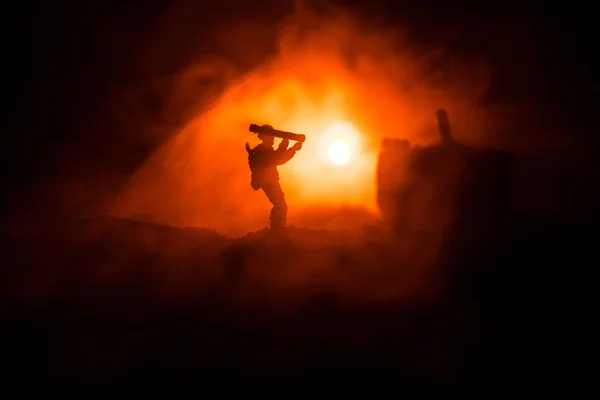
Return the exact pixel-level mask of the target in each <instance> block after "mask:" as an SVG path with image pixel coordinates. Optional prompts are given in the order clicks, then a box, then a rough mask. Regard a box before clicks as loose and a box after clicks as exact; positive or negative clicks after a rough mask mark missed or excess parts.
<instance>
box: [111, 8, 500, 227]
mask: <svg viewBox="0 0 600 400" xmlns="http://www.w3.org/2000/svg"><path fill="white" fill-rule="evenodd" d="M251 26H252V23H251V22H250V21H247V22H246V23H243V22H238V23H236V24H235V25H233V26H229V29H227V30H225V29H219V31H218V32H219V35H229V36H227V37H226V38H222V37H221V38H220V40H221V41H224V42H227V43H228V46H233V47H235V48H237V49H233V50H235V51H237V52H242V51H243V49H244V48H247V47H252V46H254V45H256V43H255V42H253V40H254V38H253V31H252V29H250V28H249V27H251ZM233 27H235V28H236V29H233ZM254 36H256V34H254ZM256 40H264V38H262V39H261V38H258V39H256ZM277 43H278V46H277V52H276V54H275V55H274V56H272V57H271V58H269V59H265V60H264V61H263V62H262V63H261V64H260V65H259V66H258V67H256V68H254V69H252V70H251V71H249V72H246V73H241V72H240V70H239V69H238V68H237V67H236V66H235V65H233V64H232V63H231V62H228V61H227V60H222V59H218V60H216V59H211V58H205V59H201V60H195V61H193V62H191V63H190V64H189V65H188V66H186V67H185V68H184V69H183V70H181V72H180V73H179V74H178V77H177V79H176V83H175V84H173V86H172V88H171V91H170V97H169V100H168V102H167V103H166V105H165V106H164V107H163V108H162V110H161V115H165V117H168V116H169V115H170V114H173V113H177V111H178V110H177V106H178V105H179V104H181V103H182V99H189V98H195V99H197V104H198V107H197V109H194V110H192V112H190V114H191V115H192V116H193V117H191V118H190V119H189V121H187V122H185V123H183V124H182V125H181V126H180V127H177V128H175V129H174V131H173V134H172V135H171V137H170V139H169V140H167V141H166V142H165V143H164V144H163V146H161V147H160V148H159V149H158V150H157V151H155V152H154V154H152V156H151V157H149V158H148V159H147V160H146V161H145V162H144V163H143V165H142V166H141V167H140V168H139V169H138V170H137V171H136V172H135V174H134V175H133V176H132V178H131V180H130V182H129V183H128V185H127V187H126V188H125V189H124V191H123V193H122V194H121V195H120V196H119V199H118V201H117V202H116V204H115V205H114V209H113V213H114V214H115V215H117V216H122V217H130V218H136V219H141V220H147V221H152V222H157V223H164V224H167V225H171V226H202V227H205V228H209V229H215V230H217V231H219V232H220V233H223V234H227V235H241V234H243V233H245V232H248V231H252V230H257V229H261V228H262V227H264V226H266V224H267V222H268V212H269V208H270V205H269V203H268V201H267V199H266V197H265V196H264V195H263V194H262V193H261V192H254V191H253V190H252V189H251V187H250V184H249V180H250V172H249V168H248V165H247V153H246V151H245V149H244V143H245V142H249V143H250V144H251V145H255V144H256V143H257V142H258V141H257V139H256V137H255V135H254V134H252V133H250V132H249V131H248V126H249V125H250V124H251V123H257V124H265V123H268V124H271V125H273V126H274V127H276V128H277V129H282V130H287V131H293V132H298V133H303V134H305V135H306V136H307V142H306V143H305V146H304V148H303V149H302V150H301V151H300V152H299V153H298V154H297V156H296V157H295V158H294V159H293V160H291V161H290V162H289V163H288V164H286V165H285V166H282V167H280V174H281V179H282V186H283V189H284V191H285V192H286V197H287V201H288V204H289V206H290V217H289V222H290V223H291V224H295V225H299V226H304V227H308V228H327V227H328V226H327V225H328V221H327V218H323V217H322V215H321V218H320V219H319V218H317V217H315V215H316V214H315V213H314V212H313V211H314V210H318V209H323V210H325V209H326V210H332V209H338V208H341V207H344V208H346V209H349V208H350V209H357V210H363V211H364V213H366V214H376V213H377V207H376V203H375V168H376V160H377V153H378V151H379V144H380V141H381V139H382V138H383V137H393V138H404V139H409V140H410V141H411V142H413V143H416V144H426V143H430V142H432V141H436V140H437V131H436V121H435V111H436V110H437V109H438V108H440V107H444V108H446V109H447V110H448V111H449V113H450V115H451V118H452V116H460V118H454V119H453V120H452V123H453V128H454V130H455V131H456V132H459V133H458V135H459V137H460V135H461V133H463V134H464V133H465V132H484V131H485V130H486V128H487V127H486V126H485V123H486V122H485V121H486V115H485V112H484V111H482V110H481V109H480V108H479V107H478V100H479V98H480V97H481V95H482V93H483V92H484V91H485V89H486V86H487V83H488V80H489V68H488V67H487V65H486V64H485V62H484V61H483V60H476V59H466V58H465V59H452V60H450V59H448V56H447V55H444V54H443V52H441V51H437V50H435V49H433V50H431V49H428V50H420V51H416V50H415V48H413V47H412V46H411V43H410V42H409V40H408V38H407V36H406V35H405V34H404V33H403V31H402V30H401V29H399V28H394V27H390V26H386V25H384V24H382V23H380V21H376V22H374V21H367V20H365V19H362V18H361V16H360V15H358V14H357V13H353V12H352V11H348V10H342V9H340V8H337V7H334V6H327V7H320V8H319V11H317V10H316V9H314V8H311V7H309V6H307V5H302V4H301V3H297V4H296V9H295V11H294V13H292V14H291V15H288V16H287V17H286V18H285V19H284V20H282V21H280V29H279V33H278V37H277ZM442 61H443V62H442ZM441 65H443V67H442V66H441ZM206 81H210V82H213V85H212V88H211V89H210V90H206V85H205V84H203V82H204V83H205V82H206ZM217 93H218V95H217ZM215 96H216V100H215V101H213V102H212V103H210V104H208V105H206V99H207V98H211V99H212V98H214V97H215ZM336 123H346V124H350V125H351V126H353V127H354V128H355V130H356V131H357V132H358V133H357V135H358V139H359V141H360V145H359V146H358V147H357V148H356V149H355V152H356V154H355V157H354V159H353V160H352V162H351V163H349V164H348V165H347V166H345V167H343V168H334V167H332V166H331V165H328V164H327V163H326V162H324V161H323V160H322V157H321V156H320V154H321V153H322V148H319V146H323V144H322V141H320V138H321V137H322V136H323V134H324V132H325V131H326V130H327V129H328V127H330V126H331V125H332V124H336ZM463 139H478V138H476V137H471V138H469V137H463ZM325 207H326V208H325ZM311 210H312V211H311ZM321 214H329V211H326V212H325V211H323V212H321ZM329 215H332V214H329ZM332 218H333V217H332Z"/></svg>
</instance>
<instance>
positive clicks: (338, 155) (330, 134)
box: [320, 121, 360, 166]
mask: <svg viewBox="0 0 600 400" xmlns="http://www.w3.org/2000/svg"><path fill="white" fill-rule="evenodd" d="M359 138H360V134H359V132H358V131H357V130H356V128H355V127H354V125H352V124H351V123H349V122H345V121H338V122H336V123H334V124H332V125H330V126H329V127H328V128H327V129H326V130H325V132H323V134H322V135H321V137H320V148H321V152H322V153H321V154H322V155H323V158H324V160H325V161H326V162H328V163H330V164H334V165H338V166H342V165H346V164H348V163H349V162H350V161H351V160H352V159H353V158H354V157H355V155H356V153H357V152H358V147H359V146H358V145H359V143H358V142H359Z"/></svg>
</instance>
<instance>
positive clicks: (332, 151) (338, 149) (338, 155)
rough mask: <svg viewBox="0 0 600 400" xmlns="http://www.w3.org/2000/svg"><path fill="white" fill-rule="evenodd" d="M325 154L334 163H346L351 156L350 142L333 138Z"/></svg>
mask: <svg viewBox="0 0 600 400" xmlns="http://www.w3.org/2000/svg"><path fill="white" fill-rule="evenodd" d="M327 156H328V157H329V160H330V161H331V162H332V163H334V164H338V165H343V164H346V163H347V162H348V160H349V159H350V156H351V150H350V144H349V143H348V142H347V141H345V140H335V141H334V142H333V143H331V144H330V145H329V147H328V148H327Z"/></svg>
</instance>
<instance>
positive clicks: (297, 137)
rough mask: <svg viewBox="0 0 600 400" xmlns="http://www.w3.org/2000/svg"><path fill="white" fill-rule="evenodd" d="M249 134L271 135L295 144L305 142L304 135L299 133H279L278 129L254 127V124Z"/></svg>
mask: <svg viewBox="0 0 600 400" xmlns="http://www.w3.org/2000/svg"><path fill="white" fill-rule="evenodd" d="M250 132H252V133H256V134H261V133H262V134H263V135H271V136H275V137H278V138H282V139H289V140H295V141H297V142H304V141H305V140H306V135H302V134H299V133H293V132H286V131H280V130H278V129H273V128H269V127H264V126H260V125H256V124H251V125H250Z"/></svg>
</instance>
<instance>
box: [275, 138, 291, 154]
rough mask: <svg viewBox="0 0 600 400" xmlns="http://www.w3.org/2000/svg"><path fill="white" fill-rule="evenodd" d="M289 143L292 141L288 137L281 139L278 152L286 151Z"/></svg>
mask: <svg viewBox="0 0 600 400" xmlns="http://www.w3.org/2000/svg"><path fill="white" fill-rule="evenodd" d="M289 145H290V141H289V140H288V139H283V140H282V141H281V143H279V146H277V151H278V152H281V151H286V150H287V148H288V146H289Z"/></svg>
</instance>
